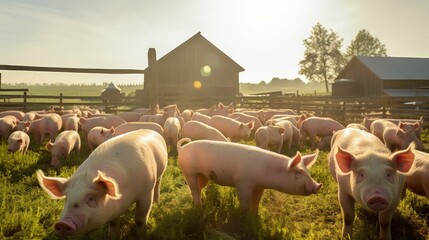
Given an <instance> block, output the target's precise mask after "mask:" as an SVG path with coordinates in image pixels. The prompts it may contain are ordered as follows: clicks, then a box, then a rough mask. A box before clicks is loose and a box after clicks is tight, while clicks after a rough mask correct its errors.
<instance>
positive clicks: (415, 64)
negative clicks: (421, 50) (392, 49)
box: [357, 56, 429, 80]
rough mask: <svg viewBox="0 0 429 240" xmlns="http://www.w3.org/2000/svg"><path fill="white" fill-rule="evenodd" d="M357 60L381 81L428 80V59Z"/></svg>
mask: <svg viewBox="0 0 429 240" xmlns="http://www.w3.org/2000/svg"><path fill="white" fill-rule="evenodd" d="M357 58H358V59H359V60H360V61H361V62H362V63H363V64H365V65H366V66H367V67H368V68H369V69H370V70H371V71H372V72H373V73H374V74H376V75H377V76H378V77H379V78H380V79H382V80H404V79H410V80H429V58H408V57H366V56H358V57H357Z"/></svg>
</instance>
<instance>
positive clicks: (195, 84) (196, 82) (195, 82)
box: [194, 80, 201, 89]
mask: <svg viewBox="0 0 429 240" xmlns="http://www.w3.org/2000/svg"><path fill="white" fill-rule="evenodd" d="M194 88H196V89H200V88H201V82H200V81H198V80H196V81H194Z"/></svg>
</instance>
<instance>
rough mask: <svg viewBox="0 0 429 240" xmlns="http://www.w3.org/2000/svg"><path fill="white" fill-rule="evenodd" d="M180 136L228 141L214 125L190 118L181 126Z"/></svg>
mask: <svg viewBox="0 0 429 240" xmlns="http://www.w3.org/2000/svg"><path fill="white" fill-rule="evenodd" d="M182 137H183V138H190V139H191V140H201V139H206V140H213V141H223V142H229V139H228V138H226V137H225V136H224V135H223V134H222V133H221V132H220V131H219V130H217V129H216V128H214V127H211V126H209V125H207V124H205V123H203V122H199V121H194V120H191V121H189V122H187V123H185V125H183V128H182Z"/></svg>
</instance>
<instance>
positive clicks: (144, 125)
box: [112, 122, 164, 137]
mask: <svg viewBox="0 0 429 240" xmlns="http://www.w3.org/2000/svg"><path fill="white" fill-rule="evenodd" d="M114 129H115V131H114V132H113V133H112V137H116V136H119V135H121V134H124V133H127V132H131V131H135V130H139V129H150V130H153V131H155V132H157V133H159V134H160V135H161V136H164V129H163V128H162V127H161V126H160V125H159V124H158V123H153V122H126V123H123V124H121V125H119V126H117V127H115V128H114Z"/></svg>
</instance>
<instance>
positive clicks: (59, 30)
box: [0, 0, 429, 84]
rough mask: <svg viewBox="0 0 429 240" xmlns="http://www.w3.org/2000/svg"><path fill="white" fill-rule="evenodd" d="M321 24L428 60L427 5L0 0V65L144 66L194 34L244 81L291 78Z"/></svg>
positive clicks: (32, 76)
mask: <svg viewBox="0 0 429 240" xmlns="http://www.w3.org/2000/svg"><path fill="white" fill-rule="evenodd" d="M317 22H320V23H321V24H322V25H323V26H324V27H325V28H327V29H332V30H333V31H335V32H336V33H337V34H338V35H339V36H340V37H341V38H343V39H344V42H343V50H345V49H346V47H347V46H348V45H349V44H350V42H351V40H352V39H353V38H354V37H355V36H356V34H357V33H358V31H359V30H361V29H366V30H367V31H369V33H370V34H371V35H372V36H374V37H377V38H378V39H380V41H381V42H382V43H384V44H385V45H386V48H387V53H388V55H389V56H397V57H399V56H404V57H429V44H428V43H429V24H428V23H429V1H428V0H408V1H405V0H375V1H374V0H359V1H345V0H295V1H290V0H265V1H261V0H121V1H119V0H70V1H58V0H37V1H36V0H2V1H1V2H0V36H1V37H0V64H15V65H32V66H60V67H84V68H137V69H144V68H146V67H147V51H148V49H149V48H151V47H153V48H155V49H156V51H157V58H161V57H162V56H164V55H165V54H167V53H168V52H170V51H171V50H173V49H174V48H175V47H177V46H178V45H180V44H181V43H183V42H184V41H186V40H187V39H189V38H190V37H192V36H193V35H194V34H196V33H197V32H199V31H201V34H202V35H203V36H204V37H206V38H207V39H208V40H209V41H210V42H212V43H213V44H214V45H216V46H217V47H218V48H219V49H221V50H222V51H223V52H224V53H226V54H227V55H228V56H230V57H231V58H232V59H233V60H234V61H236V62H237V63H238V64H240V65H241V66H242V67H243V68H245V71H244V72H242V73H241V74H240V82H252V83H259V82H260V81H262V80H264V81H267V82H269V81H270V80H271V79H272V78H273V77H279V78H290V79H292V78H295V77H301V78H302V79H305V78H304V77H302V76H299V75H298V71H299V66H298V63H299V61H300V60H302V59H303V56H304V48H303V44H302V43H303V40H304V39H306V38H308V37H309V36H310V34H311V30H312V27H313V26H314V25H315V24H316V23H317ZM1 72H2V82H3V83H11V82H65V83H102V82H110V81H112V82H114V83H116V84H122V83H142V82H143V76H142V75H89V74H61V73H42V72H38V73H35V72H10V71H1Z"/></svg>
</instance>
